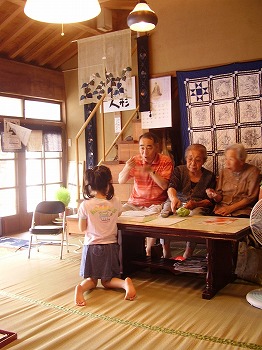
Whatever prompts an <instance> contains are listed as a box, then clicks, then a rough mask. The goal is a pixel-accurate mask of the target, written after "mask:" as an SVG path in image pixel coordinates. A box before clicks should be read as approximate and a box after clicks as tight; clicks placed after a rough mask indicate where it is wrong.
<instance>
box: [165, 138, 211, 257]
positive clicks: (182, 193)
mask: <svg viewBox="0 0 262 350" xmlns="http://www.w3.org/2000/svg"><path fill="white" fill-rule="evenodd" d="M185 160H186V164H185V165H179V166H177V167H175V169H174V171H173V174H172V176H171V179H170V182H169V187H168V191H167V193H168V197H169V200H168V201H167V202H165V204H164V206H163V209H162V212H161V216H162V217H167V216H168V215H170V214H172V212H175V211H176V209H178V208H179V207H181V206H182V205H183V206H184V207H185V208H187V209H190V210H192V211H193V213H196V214H209V213H211V212H212V209H213V202H212V200H210V199H209V198H208V196H207V194H206V189H207V188H215V185H216V178H215V175H214V174H213V173H212V172H211V171H209V170H207V169H205V168H204V167H203V165H204V163H205V162H206V160H207V150H206V147H205V146H203V145H201V144H192V145H190V146H188V147H187V149H186V151H185ZM161 243H162V244H164V258H169V257H170V256H171V253H170V249H169V245H170V244H169V241H168V240H166V239H165V240H164V242H163V240H161ZM195 245H196V244H195V242H187V246H186V251H185V253H184V257H185V258H187V257H189V256H190V255H192V252H193V250H194V248H195ZM165 252H166V253H168V254H167V255H165Z"/></svg>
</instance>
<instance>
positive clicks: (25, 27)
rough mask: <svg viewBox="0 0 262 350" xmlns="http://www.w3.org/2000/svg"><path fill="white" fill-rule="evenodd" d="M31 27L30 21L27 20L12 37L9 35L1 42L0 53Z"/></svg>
mask: <svg viewBox="0 0 262 350" xmlns="http://www.w3.org/2000/svg"><path fill="white" fill-rule="evenodd" d="M31 25H32V21H30V20H28V21H27V22H25V24H24V25H23V26H22V27H21V28H19V29H18V30H16V31H15V32H14V33H13V34H12V35H10V36H9V37H8V38H7V39H6V40H4V41H2V43H1V44H0V51H1V50H3V49H4V47H5V46H6V45H7V44H8V43H10V42H12V41H15V39H16V38H17V37H18V36H19V35H20V34H21V33H23V32H25V31H26V29H27V28H28V27H30V26H31Z"/></svg>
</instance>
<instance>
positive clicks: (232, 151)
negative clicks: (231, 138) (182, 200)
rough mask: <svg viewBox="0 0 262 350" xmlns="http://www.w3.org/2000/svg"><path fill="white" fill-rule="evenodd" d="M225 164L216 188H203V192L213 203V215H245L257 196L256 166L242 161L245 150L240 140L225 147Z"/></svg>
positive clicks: (245, 155)
mask: <svg viewBox="0 0 262 350" xmlns="http://www.w3.org/2000/svg"><path fill="white" fill-rule="evenodd" d="M224 154H225V160H224V161H225V166H224V168H223V169H222V170H221V172H220V174H219V178H218V183H217V187H216V190H215V191H214V190H213V189H207V195H208V197H209V198H212V199H213V200H214V201H215V203H216V205H215V207H214V210H213V212H214V214H215V215H221V216H237V217H249V216H250V213H251V210H252V206H253V205H254V204H255V202H256V201H257V199H258V194H259V183H260V172H259V169H258V168H257V167H256V166H254V165H251V164H248V163H246V158H247V153H246V150H245V148H244V146H243V145H242V144H240V143H236V144H233V145H231V146H229V147H227V148H226V149H225V152H224Z"/></svg>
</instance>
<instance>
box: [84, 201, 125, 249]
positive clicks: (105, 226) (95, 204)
mask: <svg viewBox="0 0 262 350" xmlns="http://www.w3.org/2000/svg"><path fill="white" fill-rule="evenodd" d="M122 210H123V209H122V204H121V201H120V199H119V198H118V197H115V196H114V197H113V198H112V199H111V200H107V199H100V198H91V199H89V200H84V202H82V203H81V205H80V207H79V210H78V217H79V219H82V220H84V219H86V220H87V229H86V230H85V231H84V233H85V239H84V244H85V245H90V244H109V243H116V242H117V218H118V216H119V215H121V213H122Z"/></svg>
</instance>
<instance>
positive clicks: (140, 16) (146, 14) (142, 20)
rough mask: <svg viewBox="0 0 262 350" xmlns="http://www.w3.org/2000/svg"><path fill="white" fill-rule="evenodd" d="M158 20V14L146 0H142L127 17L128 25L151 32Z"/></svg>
mask: <svg viewBox="0 0 262 350" xmlns="http://www.w3.org/2000/svg"><path fill="white" fill-rule="evenodd" d="M157 22H158V19H157V15H156V14H155V12H154V11H152V10H151V8H150V7H149V6H148V4H147V2H146V1H144V0H140V1H139V3H138V4H137V5H136V6H135V8H134V10H133V11H131V12H130V13H129V15H128V17H127V25H128V26H129V27H130V29H131V30H134V31H136V32H149V31H150V30H152V29H154V28H155V26H156V25H157Z"/></svg>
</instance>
